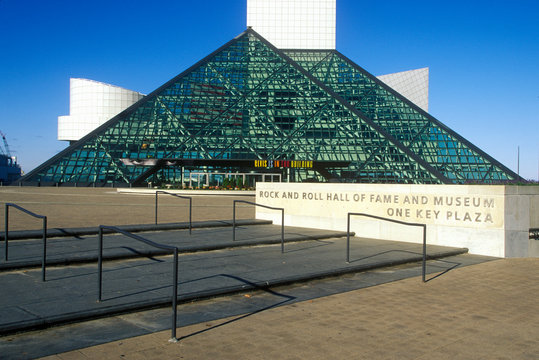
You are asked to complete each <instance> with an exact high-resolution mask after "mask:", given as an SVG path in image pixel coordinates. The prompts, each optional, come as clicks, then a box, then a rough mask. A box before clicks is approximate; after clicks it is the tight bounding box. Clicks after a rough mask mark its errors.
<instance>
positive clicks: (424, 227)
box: [421, 224, 427, 282]
mask: <svg viewBox="0 0 539 360" xmlns="http://www.w3.org/2000/svg"><path fill="white" fill-rule="evenodd" d="M426 267H427V225H425V224H423V269H422V271H421V272H422V277H423V282H426V280H425V273H426V270H427V269H426Z"/></svg>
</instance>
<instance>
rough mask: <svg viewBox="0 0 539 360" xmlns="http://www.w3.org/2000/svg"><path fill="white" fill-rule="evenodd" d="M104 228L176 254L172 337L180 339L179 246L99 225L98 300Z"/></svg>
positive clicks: (174, 339)
mask: <svg viewBox="0 0 539 360" xmlns="http://www.w3.org/2000/svg"><path fill="white" fill-rule="evenodd" d="M103 229H109V230H113V231H115V232H118V233H120V234H122V235H125V236H127V237H130V238H132V239H135V240H138V241H141V242H143V243H145V244H148V245H151V246H153V247H156V248H158V249H163V250H169V251H171V252H172V253H173V255H174V264H173V272H174V273H173V276H172V281H173V283H172V338H171V341H178V339H177V338H176V317H177V309H176V307H177V297H178V248H177V247H175V246H169V245H163V244H158V243H156V242H153V241H151V240H148V239H145V238H143V237H141V236H138V235H135V234H131V233H130V232H127V231H124V230H122V229H120V228H117V227H115V226H107V225H99V254H98V258H97V269H98V287H99V295H98V299H97V301H98V302H101V301H102V297H101V294H102V288H103V287H102V285H103Z"/></svg>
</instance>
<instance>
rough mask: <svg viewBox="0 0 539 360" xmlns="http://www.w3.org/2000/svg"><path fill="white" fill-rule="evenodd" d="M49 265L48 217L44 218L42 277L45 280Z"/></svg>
mask: <svg viewBox="0 0 539 360" xmlns="http://www.w3.org/2000/svg"><path fill="white" fill-rule="evenodd" d="M46 267H47V217H44V218H43V259H41V279H42V280H43V281H45V271H46V270H45V268H46Z"/></svg>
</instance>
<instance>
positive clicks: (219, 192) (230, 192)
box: [117, 188, 256, 196]
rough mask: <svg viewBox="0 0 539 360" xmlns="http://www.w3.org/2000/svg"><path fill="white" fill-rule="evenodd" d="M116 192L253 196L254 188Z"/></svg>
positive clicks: (121, 189) (125, 191)
mask: <svg viewBox="0 0 539 360" xmlns="http://www.w3.org/2000/svg"><path fill="white" fill-rule="evenodd" d="M117 191H118V193H126V194H140V195H155V192H156V191H166V192H169V193H173V194H178V195H185V196H187V195H189V196H197V195H198V196H201V195H203V196H255V194H256V191H255V190H178V189H145V188H118V190H117Z"/></svg>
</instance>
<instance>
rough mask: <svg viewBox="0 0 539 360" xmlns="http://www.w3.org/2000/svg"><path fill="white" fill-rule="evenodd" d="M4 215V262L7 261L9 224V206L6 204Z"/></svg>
mask: <svg viewBox="0 0 539 360" xmlns="http://www.w3.org/2000/svg"><path fill="white" fill-rule="evenodd" d="M4 213H5V216H4V217H5V219H4V220H5V222H4V223H5V224H4V229H5V231H4V242H5V246H6V248H5V253H4V256H5V258H6V261H8V239H9V236H8V232H9V230H8V226H9V225H8V224H9V221H8V218H9V205H8V204H6V210H5V212H4Z"/></svg>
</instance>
